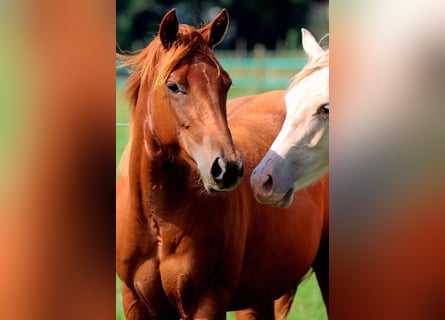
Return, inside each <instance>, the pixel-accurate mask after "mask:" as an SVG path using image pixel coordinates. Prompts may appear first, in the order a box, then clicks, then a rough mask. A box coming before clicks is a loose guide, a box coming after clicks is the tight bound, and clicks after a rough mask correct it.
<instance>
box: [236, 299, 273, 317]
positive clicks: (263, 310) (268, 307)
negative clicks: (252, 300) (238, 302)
mask: <svg viewBox="0 0 445 320" xmlns="http://www.w3.org/2000/svg"><path fill="white" fill-rule="evenodd" d="M235 314H236V319H237V320H275V315H274V304H273V302H272V303H268V304H263V305H258V306H255V307H252V308H249V309H245V310H240V311H236V312H235Z"/></svg>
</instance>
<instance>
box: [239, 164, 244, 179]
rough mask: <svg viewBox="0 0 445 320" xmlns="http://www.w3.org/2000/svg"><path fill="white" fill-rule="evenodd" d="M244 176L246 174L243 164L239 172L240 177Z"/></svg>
mask: <svg viewBox="0 0 445 320" xmlns="http://www.w3.org/2000/svg"><path fill="white" fill-rule="evenodd" d="M242 176H244V165H241V168H240V169H239V172H238V177H242Z"/></svg>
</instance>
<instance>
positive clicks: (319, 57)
mask: <svg viewBox="0 0 445 320" xmlns="http://www.w3.org/2000/svg"><path fill="white" fill-rule="evenodd" d="M302 39H303V49H304V51H305V53H306V55H307V58H308V62H307V64H306V65H305V67H304V68H303V70H301V71H300V72H299V73H298V74H297V75H296V76H295V77H294V79H293V81H292V83H291V85H290V86H289V88H288V89H287V91H286V93H285V102H286V109H287V114H286V120H285V121H284V124H283V127H282V129H281V131H280V133H279V134H278V136H277V137H276V139H275V141H274V142H273V144H272V146H271V147H270V149H269V151H268V152H267V154H266V156H265V157H264V158H263V159H262V160H261V162H260V163H259V164H258V165H257V167H256V168H255V170H254V171H253V173H252V176H251V178H250V182H251V185H252V188H253V191H254V194H255V198H256V199H257V200H258V201H259V202H262V203H267V204H271V205H275V206H280V207H286V206H289V205H290V204H291V203H292V199H293V197H292V195H293V193H294V192H295V191H296V190H299V189H302V188H304V187H306V186H308V185H309V184H311V183H313V182H314V181H316V180H318V179H319V178H320V177H322V176H323V175H324V174H325V173H326V172H327V171H328V166H329V50H323V49H322V48H321V47H320V45H319V44H318V43H317V41H316V40H315V38H314V36H313V35H312V34H311V33H310V32H309V31H307V30H306V29H302Z"/></svg>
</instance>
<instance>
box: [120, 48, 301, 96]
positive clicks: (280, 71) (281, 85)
mask: <svg viewBox="0 0 445 320" xmlns="http://www.w3.org/2000/svg"><path fill="white" fill-rule="evenodd" d="M215 55H216V57H217V58H218V61H219V62H220V63H221V65H222V67H223V68H224V69H225V70H226V71H227V72H228V73H229V75H230V77H231V78H232V82H233V84H232V87H231V90H230V92H229V98H232V97H237V96H240V95H249V94H257V93H260V92H264V91H268V90H274V89H286V88H287V86H288V85H289V84H290V81H291V78H292V77H293V76H294V75H295V74H297V72H298V71H300V70H301V69H302V68H303V66H304V65H305V63H306V57H305V55H304V54H303V53H302V52H300V51H292V52H289V51H273V52H270V51H266V50H264V48H262V47H257V48H255V50H253V51H252V52H250V53H248V52H243V51H224V50H217V51H215ZM127 75H128V69H125V68H120V69H117V81H116V86H117V89H120V88H121V87H122V85H123V83H124V80H125V78H126V77H127Z"/></svg>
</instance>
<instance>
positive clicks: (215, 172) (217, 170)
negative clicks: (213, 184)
mask: <svg viewBox="0 0 445 320" xmlns="http://www.w3.org/2000/svg"><path fill="white" fill-rule="evenodd" d="M219 160H220V158H219V157H218V158H216V159H215V161H213V164H212V168H211V169H210V173H211V174H212V176H213V178H214V179H215V180H216V179H219V180H221V174H222V173H223V169H222V168H221V166H220V164H219Z"/></svg>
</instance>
